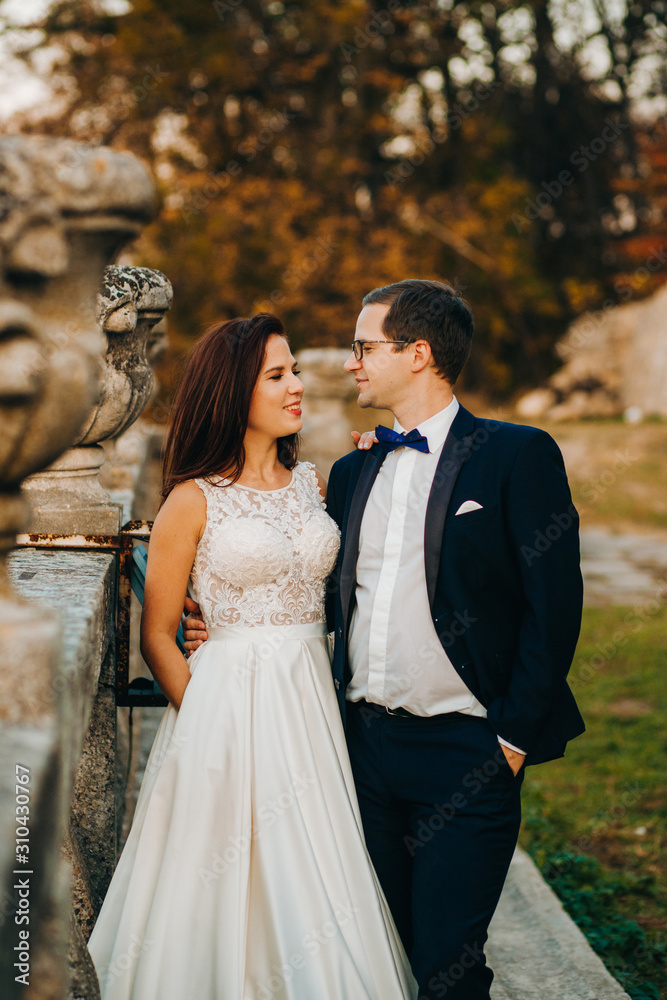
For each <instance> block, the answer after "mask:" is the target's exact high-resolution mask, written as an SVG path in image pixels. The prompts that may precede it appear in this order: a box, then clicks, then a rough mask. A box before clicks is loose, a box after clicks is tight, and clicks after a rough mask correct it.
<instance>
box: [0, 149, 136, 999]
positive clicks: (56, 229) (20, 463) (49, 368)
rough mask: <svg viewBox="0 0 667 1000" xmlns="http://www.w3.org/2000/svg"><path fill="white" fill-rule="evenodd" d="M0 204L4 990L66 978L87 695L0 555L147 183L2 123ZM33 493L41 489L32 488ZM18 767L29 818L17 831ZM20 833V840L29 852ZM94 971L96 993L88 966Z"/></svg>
mask: <svg viewBox="0 0 667 1000" xmlns="http://www.w3.org/2000/svg"><path fill="white" fill-rule="evenodd" d="M0 204H2V206H3V211H2V213H1V214H0V425H1V426H2V435H1V436H0V800H1V808H0V815H2V817H3V819H2V837H0V894H1V900H0V908H1V912H2V920H1V921H0V980H1V981H2V983H3V997H6V998H7V1000H14V998H18V997H19V996H21V997H31V998H32V997H34V998H37V997H39V998H40V1000H47V998H49V1000H59V998H61V997H63V996H64V994H65V992H66V990H67V983H68V980H69V970H68V968H67V951H68V938H69V937H70V921H71V903H70V901H69V887H68V884H69V870H68V866H67V865H66V864H64V863H63V862H62V861H61V859H60V858H61V855H60V851H61V844H62V842H63V840H64V839H65V838H66V831H67V826H68V818H69V803H70V796H71V790H72V782H73V777H74V770H75V766H76V761H77V759H78V756H79V754H80V752H81V746H82V743H83V739H84V733H85V726H86V724H87V717H88V715H89V714H90V710H91V705H90V704H89V705H88V706H87V710H86V708H85V706H84V705H83V703H81V700H80V697H81V693H80V689H79V688H77V685H76V683H72V678H70V677H65V675H64V673H63V669H64V668H63V663H62V660H61V658H60V646H61V628H60V621H59V618H58V616H57V615H56V614H55V613H54V612H52V611H51V610H50V609H49V608H48V607H46V606H42V605H38V604H35V603H32V602H28V601H26V600H25V599H23V598H22V597H21V596H20V595H19V594H18V593H17V591H16V590H15V589H14V588H13V587H12V584H11V583H10V577H9V574H8V571H7V560H8V553H9V549H10V548H11V547H12V546H13V544H14V541H15V536H16V534H17V533H21V532H23V531H25V530H26V527H27V522H28V517H29V513H28V511H29V508H28V505H27V504H26V502H25V496H26V493H27V492H29V491H25V490H24V491H23V492H22V490H21V483H22V481H23V480H24V479H25V477H26V476H30V475H31V474H32V475H35V474H38V473H39V470H41V469H43V468H44V467H45V466H47V465H49V463H51V465H52V466H53V463H54V462H56V463H57V460H58V457H59V456H60V455H61V454H62V453H63V451H64V450H65V449H66V448H68V447H69V446H70V445H71V444H72V442H74V441H76V440H77V439H80V438H81V435H82V433H84V432H85V430H86V428H87V427H88V426H89V423H90V414H91V410H92V409H93V408H94V407H95V406H96V405H97V401H98V400H99V398H100V392H101V374H102V363H101V359H102V357H103V354H104V350H105V341H104V338H103V336H102V333H101V331H100V329H99V326H98V325H97V321H96V315H95V309H96V301H97V298H96V297H97V292H98V290H99V287H100V284H101V280H102V275H103V270H104V267H105V265H106V264H107V263H108V262H109V260H111V259H113V257H114V255H115V253H116V252H117V250H118V249H119V248H120V247H121V246H122V245H123V244H124V243H125V242H126V241H127V240H128V239H129V238H131V237H133V236H134V235H135V234H136V233H137V232H138V231H139V229H140V228H141V225H142V223H144V222H146V221H147V220H148V219H149V218H150V217H151V215H152V212H153V204H154V192H153V187H152V184H151V181H150V178H149V176H148V174H147V172H146V171H145V169H144V168H143V167H142V166H141V165H140V164H139V162H138V161H137V160H136V159H135V158H134V157H133V156H130V155H128V154H123V153H116V152H113V151H112V150H109V149H104V148H95V147H91V146H87V145H84V144H81V143H74V142H69V141H65V140H54V139H42V138H36V137H12V138H3V139H0ZM33 497H36V498H37V499H39V500H40V501H41V500H42V497H40V496H39V492H38V491H37V492H35V493H33ZM38 523H39V528H38V529H37V530H42V527H43V528H44V530H46V531H56V532H58V531H60V530H61V527H62V526H63V525H66V524H67V521H66V519H65V518H63V519H62V520H58V517H57V516H55V514H54V518H53V520H52V521H49V520H48V519H46V520H42V521H39V520H38ZM27 575H28V576H30V575H31V574H30V573H28V574H27ZM32 575H34V573H32ZM19 576H20V574H19ZM14 579H16V576H14ZM98 669H99V668H98ZM77 698H78V699H79V700H78V701H76V703H73V702H72V699H77ZM17 765H19V768H18V770H17ZM24 768H25V770H23V769H24ZM23 775H29V782H28V783H27V784H26V786H25V787H26V789H27V790H28V791H27V794H28V804H29V823H28V824H26V825H27V826H28V829H29V831H30V832H29V835H28V839H27V840H26V839H19V841H17V840H16V835H17V824H16V821H15V814H16V785H17V777H18V781H19V782H22V781H23V780H24V779H23V777H22V776H23ZM19 787H20V788H22V787H24V786H23V785H19ZM21 794H23V793H21ZM21 801H24V800H23V799H21ZM24 813H25V810H23V809H21V815H23V814H24ZM20 829H21V830H22V829H23V828H22V827H21V828H20ZM17 843H18V844H27V845H28V846H29V852H28V858H29V861H28V863H22V862H21V860H20V857H19V855H23V853H24V851H23V850H19V848H18V847H17ZM15 869H19V870H21V871H24V872H25V875H23V876H22V875H15V874H14V871H15ZM19 879H23V880H24V882H25V880H27V886H26V887H27V888H29V890H30V891H29V896H28V897H27V899H28V904H29V906H30V923H29V924H25V923H24V924H16V923H15V921H14V912H15V908H16V906H17V905H21V906H23V905H24V904H23V902H21V901H20V898H19V895H18V893H17V891H15V889H14V886H15V885H16V883H17V881H18V880H19ZM25 898H26V897H25V895H24V896H23V899H24V900H25ZM20 930H28V931H29V937H27V938H26V937H23V938H20V937H19V931H20ZM26 943H27V946H26ZM17 945H22V946H24V951H25V953H26V954H28V953H29V956H30V957H29V960H28V962H27V963H26V964H29V973H28V975H27V977H26V980H25V982H26V983H29V986H26V985H25V984H22V983H21V982H17V980H16V977H17V976H18V975H20V973H21V971H23V970H22V969H21V966H20V964H19V966H15V965H14V963H15V962H17V961H18V960H19V956H20V955H21V951H17V950H16V946H17ZM90 983H91V988H90V992H89V993H88V994H87V996H90V997H91V1000H94V997H95V996H96V995H99V994H98V992H97V980H96V977H95V975H94V970H92V975H91V977H90Z"/></svg>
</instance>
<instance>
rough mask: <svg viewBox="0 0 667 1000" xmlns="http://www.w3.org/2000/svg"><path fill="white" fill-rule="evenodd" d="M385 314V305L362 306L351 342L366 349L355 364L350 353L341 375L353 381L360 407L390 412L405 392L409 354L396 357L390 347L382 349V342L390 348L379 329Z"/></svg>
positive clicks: (387, 310) (352, 354)
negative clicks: (361, 344)
mask: <svg viewBox="0 0 667 1000" xmlns="http://www.w3.org/2000/svg"><path fill="white" fill-rule="evenodd" d="M388 312H389V306H388V305H379V304H376V305H372V306H364V308H363V309H362V310H361V312H360V313H359V318H358V320H357V327H356V330H355V334H354V339H355V340H361V341H363V342H364V343H365V344H366V345H367V346H365V347H364V349H363V351H364V353H363V357H362V359H361V361H357V359H356V358H355V356H354V352H351V353H350V356H349V358H348V359H347V361H346V362H345V366H344V367H345V371H346V372H351V373H352V374H353V375H354V377H355V379H356V381H357V387H358V389H359V398H358V403H359V406H361V407H366V406H374V407H376V408H377V409H381V410H384V409H386V410H392V409H393V407H394V405H395V403H396V401H397V399H398V398H399V397H400V396H401V395H402V394H403V393H404V392H405V389H406V382H407V379H408V376H409V372H410V367H409V365H410V356H409V351H407V350H406V351H403V352H401V353H396V351H395V349H394V348H393V347H385V342H387V341H388V343H389V344H391V340H390V339H389V338H388V337H387V335H386V333H384V331H383V329H382V323H383V321H384V318H385V316H386V315H387V313H388ZM371 341H382V343H379V344H378V343H371Z"/></svg>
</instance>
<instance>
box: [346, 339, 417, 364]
mask: <svg viewBox="0 0 667 1000" xmlns="http://www.w3.org/2000/svg"><path fill="white" fill-rule="evenodd" d="M409 343H410V341H409V340H355V341H354V343H353V344H352V353H353V354H354V359H355V361H361V359H362V358H363V356H364V347H365V346H366V344H409Z"/></svg>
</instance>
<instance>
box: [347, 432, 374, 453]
mask: <svg viewBox="0 0 667 1000" xmlns="http://www.w3.org/2000/svg"><path fill="white" fill-rule="evenodd" d="M352 440H353V441H354V443H355V444H356V446H357V448H359V450H360V451H365V450H367V449H368V448H370V447H371V446H372V445H374V444H377V438H376V437H375V431H364V433H363V434H360V433H359V431H352Z"/></svg>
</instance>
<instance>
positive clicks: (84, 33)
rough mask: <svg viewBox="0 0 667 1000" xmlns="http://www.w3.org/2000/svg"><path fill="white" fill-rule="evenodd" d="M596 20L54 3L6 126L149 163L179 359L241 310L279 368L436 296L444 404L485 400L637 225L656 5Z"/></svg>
mask: <svg viewBox="0 0 667 1000" xmlns="http://www.w3.org/2000/svg"><path fill="white" fill-rule="evenodd" d="M611 6H612V5H609V4H607V3H604V2H603V0H595V2H594V3H593V7H592V8H590V9H589V8H588V7H586V9H587V10H589V13H588V14H587V15H586V16H585V14H584V10H585V8H584V3H583V0H552V2H550V3H547V2H546V0H532V2H526V3H520V2H511V0H507V2H500V3H495V4H491V3H487V2H479V0H467V2H460V3H458V2H453V0H449V2H448V0H422V2H413V3H410V2H402V3H399V2H398V0H380V2H369V0H350V2H336V0H302V2H292V3H282V2H277V0H271V2H265V0H243V2H242V0H214V2H212V3H211V2H204V0H189V2H188V3H187V4H184V3H181V2H176V0H159V2H158V0H134V2H133V3H131V4H128V5H127V9H126V10H125V12H124V13H118V12H114V13H111V10H112V9H114V10H116V11H117V8H111V7H108V8H107V7H105V5H104V4H101V3H99V2H94V0H77V2H70V0H67V2H62V3H56V4H55V5H53V6H52V8H51V10H50V13H49V14H48V15H47V17H46V18H45V19H44V21H43V22H42V23H41V24H40V25H39V29H40V35H39V37H38V38H37V40H36V36H34V35H30V36H26V44H25V47H24V51H25V58H26V59H28V60H30V59H35V58H36V57H37V54H38V52H42V53H43V52H44V50H48V51H49V52H50V53H51V62H52V67H53V68H52V70H51V75H52V81H53V86H54V92H55V95H56V97H55V101H56V104H55V109H54V110H53V111H52V112H50V113H49V114H48V115H44V114H41V115H40V117H39V120H38V121H35V120H34V118H33V121H32V123H31V122H28V121H24V122H23V123H22V125H21V127H22V128H23V129H29V128H34V129H35V130H39V131H41V132H44V131H47V132H51V133H53V134H68V135H74V136H77V137H80V138H83V139H88V140H90V141H93V142H103V143H108V144H111V145H113V146H117V147H119V148H126V149H131V150H132V151H133V152H135V153H137V154H138V155H140V156H142V157H144V158H145V159H146V160H148V161H149V162H150V163H151V165H152V166H153V169H154V171H155V174H156V178H157V180H158V184H159V187H160V190H161V194H162V198H163V207H162V212H161V215H160V218H159V219H158V221H157V222H156V223H155V224H154V225H153V226H152V227H151V228H150V229H149V230H148V232H147V233H146V235H145V237H144V238H143V240H142V242H141V245H140V247H139V249H138V253H139V254H140V256H141V262H142V263H146V264H148V265H149V266H156V267H160V268H162V269H163V270H164V271H165V272H166V273H168V274H169V276H170V278H171V279H172V280H173V282H174V286H175V292H176V295H175V305H174V311H173V317H172V330H174V331H175V333H176V337H177V341H178V343H179V344H180V345H181V346H183V347H184V346H186V345H187V343H188V342H190V341H191V340H192V339H193V338H195V337H196V336H198V335H199V333H200V332H201V330H202V328H203V327H204V326H205V325H206V324H207V323H209V322H211V321H212V320H213V319H215V318H217V317H220V316H231V315H239V314H247V313H248V312H250V311H253V310H257V309H260V308H271V309H274V310H275V311H277V312H279V313H280V315H281V316H282V317H283V318H284V319H285V321H286V323H287V326H288V328H289V329H290V331H291V333H292V336H293V339H294V342H295V345H296V346H297V347H298V346H301V345H303V344H306V343H308V344H347V343H349V342H350V340H351V334H352V330H353V327H354V318H355V315H356V312H357V311H358V307H359V302H360V300H361V297H362V296H363V294H364V293H365V292H366V291H368V290H369V289H370V288H371V287H374V286H375V285H378V284H382V283H386V282H389V281H393V280H397V279H398V278H400V277H405V276H409V275H420V276H428V277H438V276H444V277H447V278H449V279H450V280H453V281H454V282H455V283H457V284H458V285H459V287H461V288H462V290H463V292H464V294H466V295H467V296H468V297H469V298H470V300H471V302H472V303H473V306H474V311H475V315H476V319H477V329H478V334H477V337H478V343H477V349H476V352H475V355H474V359H473V362H472V364H471V365H470V367H469V370H468V373H467V376H466V377H467V384H468V385H469V386H470V387H483V388H485V389H486V390H488V391H489V392H491V393H493V394H506V393H508V392H510V391H512V390H513V389H515V388H516V387H518V386H520V385H522V384H526V383H530V382H534V381H535V380H538V379H541V378H542V377H544V376H545V375H546V374H547V373H548V372H549V371H550V370H551V369H552V368H553V366H554V364H555V362H554V360H553V350H552V348H553V343H554V341H555V339H556V338H557V337H558V336H560V335H561V334H562V332H563V330H564V328H565V326H566V324H567V322H568V321H569V320H570V319H571V318H572V316H573V315H575V314H577V313H578V312H580V311H581V310H582V309H583V308H586V307H589V306H595V305H596V304H598V303H599V302H601V301H602V300H603V299H604V298H605V296H606V295H608V294H609V293H610V289H612V288H613V284H614V280H615V276H616V275H617V274H618V272H619V271H623V270H624V269H627V260H626V256H625V255H626V249H627V240H628V237H629V236H633V237H639V236H641V234H642V232H643V228H645V227H646V226H648V225H649V221H650V220H649V219H648V216H645V217H642V212H646V210H647V209H649V208H650V206H648V205H647V200H646V199H647V194H646V185H645V184H644V183H643V179H642V176H641V171H642V170H643V169H644V168H645V164H646V157H645V156H643V154H642V147H641V143H642V142H644V141H645V137H646V136H647V135H649V136H650V135H652V132H651V126H650V124H642V123H641V116H642V115H643V117H644V120H645V122H649V123H650V120H651V117H652V116H653V117H655V108H656V102H658V101H659V100H660V98H661V95H662V94H663V92H664V79H663V78H662V75H661V74H664V55H665V51H666V48H667V41H666V38H667V34H666V32H665V9H666V7H667V4H665V3H664V2H660V0H644V2H641V3H632V4H628V5H627V6H625V7H623V5H622V4H621V5H618V6H614V10H615V11H616V13H615V14H614V15H613V16H612V13H611V12H610V8H611ZM0 12H1V8H0ZM661 60H662V61H661ZM651 224H655V218H653V222H652V223H651Z"/></svg>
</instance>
